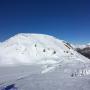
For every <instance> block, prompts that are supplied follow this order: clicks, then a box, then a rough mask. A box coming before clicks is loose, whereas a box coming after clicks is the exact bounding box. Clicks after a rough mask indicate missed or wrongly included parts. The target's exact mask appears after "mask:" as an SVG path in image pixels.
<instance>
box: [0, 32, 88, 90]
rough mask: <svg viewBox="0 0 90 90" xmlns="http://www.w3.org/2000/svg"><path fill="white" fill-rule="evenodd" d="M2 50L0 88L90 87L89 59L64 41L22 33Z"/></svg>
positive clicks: (57, 89)
mask: <svg viewBox="0 0 90 90" xmlns="http://www.w3.org/2000/svg"><path fill="white" fill-rule="evenodd" d="M0 51H1V52H0V90H15V89H16V90H50V89H51V90H89V89H90V86H89V82H90V80H89V79H90V60H89V59H87V58H85V57H84V56H82V55H81V54H79V53H78V52H76V51H75V50H74V49H73V47H71V45H70V44H69V43H67V42H65V41H63V40H59V39H57V38H55V37H53V36H49V35H44V34H26V33H21V34H17V35H15V36H14V37H11V38H10V39H8V40H6V41H4V42H2V43H1V44H0ZM14 85H15V87H14ZM74 87H75V88H74ZM8 88H11V89H8Z"/></svg>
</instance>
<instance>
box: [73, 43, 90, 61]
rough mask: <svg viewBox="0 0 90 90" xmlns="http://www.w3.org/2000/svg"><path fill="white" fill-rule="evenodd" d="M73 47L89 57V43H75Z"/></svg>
mask: <svg viewBox="0 0 90 90" xmlns="http://www.w3.org/2000/svg"><path fill="white" fill-rule="evenodd" d="M74 48H75V49H76V50H77V51H78V52H79V53H81V54H82V55H84V56H86V57H87V58H89V59H90V43H89V44H86V45H76V46H74Z"/></svg>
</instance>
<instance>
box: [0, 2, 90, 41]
mask: <svg viewBox="0 0 90 90" xmlns="http://www.w3.org/2000/svg"><path fill="white" fill-rule="evenodd" d="M17 33H42V34H49V35H53V36H55V37H58V38H60V39H64V40H66V41H69V42H71V43H88V42H90V0H0V41H3V40H6V39H7V38H9V37H11V36H13V35H15V34H17Z"/></svg>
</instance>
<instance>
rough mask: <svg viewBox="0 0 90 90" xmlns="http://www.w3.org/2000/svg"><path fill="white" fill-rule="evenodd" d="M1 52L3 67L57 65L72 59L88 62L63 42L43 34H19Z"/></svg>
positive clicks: (0, 57) (4, 43)
mask: <svg viewBox="0 0 90 90" xmlns="http://www.w3.org/2000/svg"><path fill="white" fill-rule="evenodd" d="M0 51H2V52H0V63H1V65H5V64H6V65H18V64H55V63H58V62H61V61H62V60H65V61H66V62H68V61H70V59H68V58H71V57H72V58H74V59H73V60H71V61H74V60H80V61H82V62H88V59H86V58H85V57H83V56H81V55H79V54H78V53H77V52H76V51H74V49H73V48H72V47H71V46H69V44H67V43H66V42H64V41H63V40H59V39H57V38H55V37H53V36H49V35H43V34H25V33H21V34H17V35H15V36H14V37H11V38H10V39H8V40H6V41H5V42H3V43H2V44H1V45H0ZM77 57H78V59H77Z"/></svg>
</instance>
